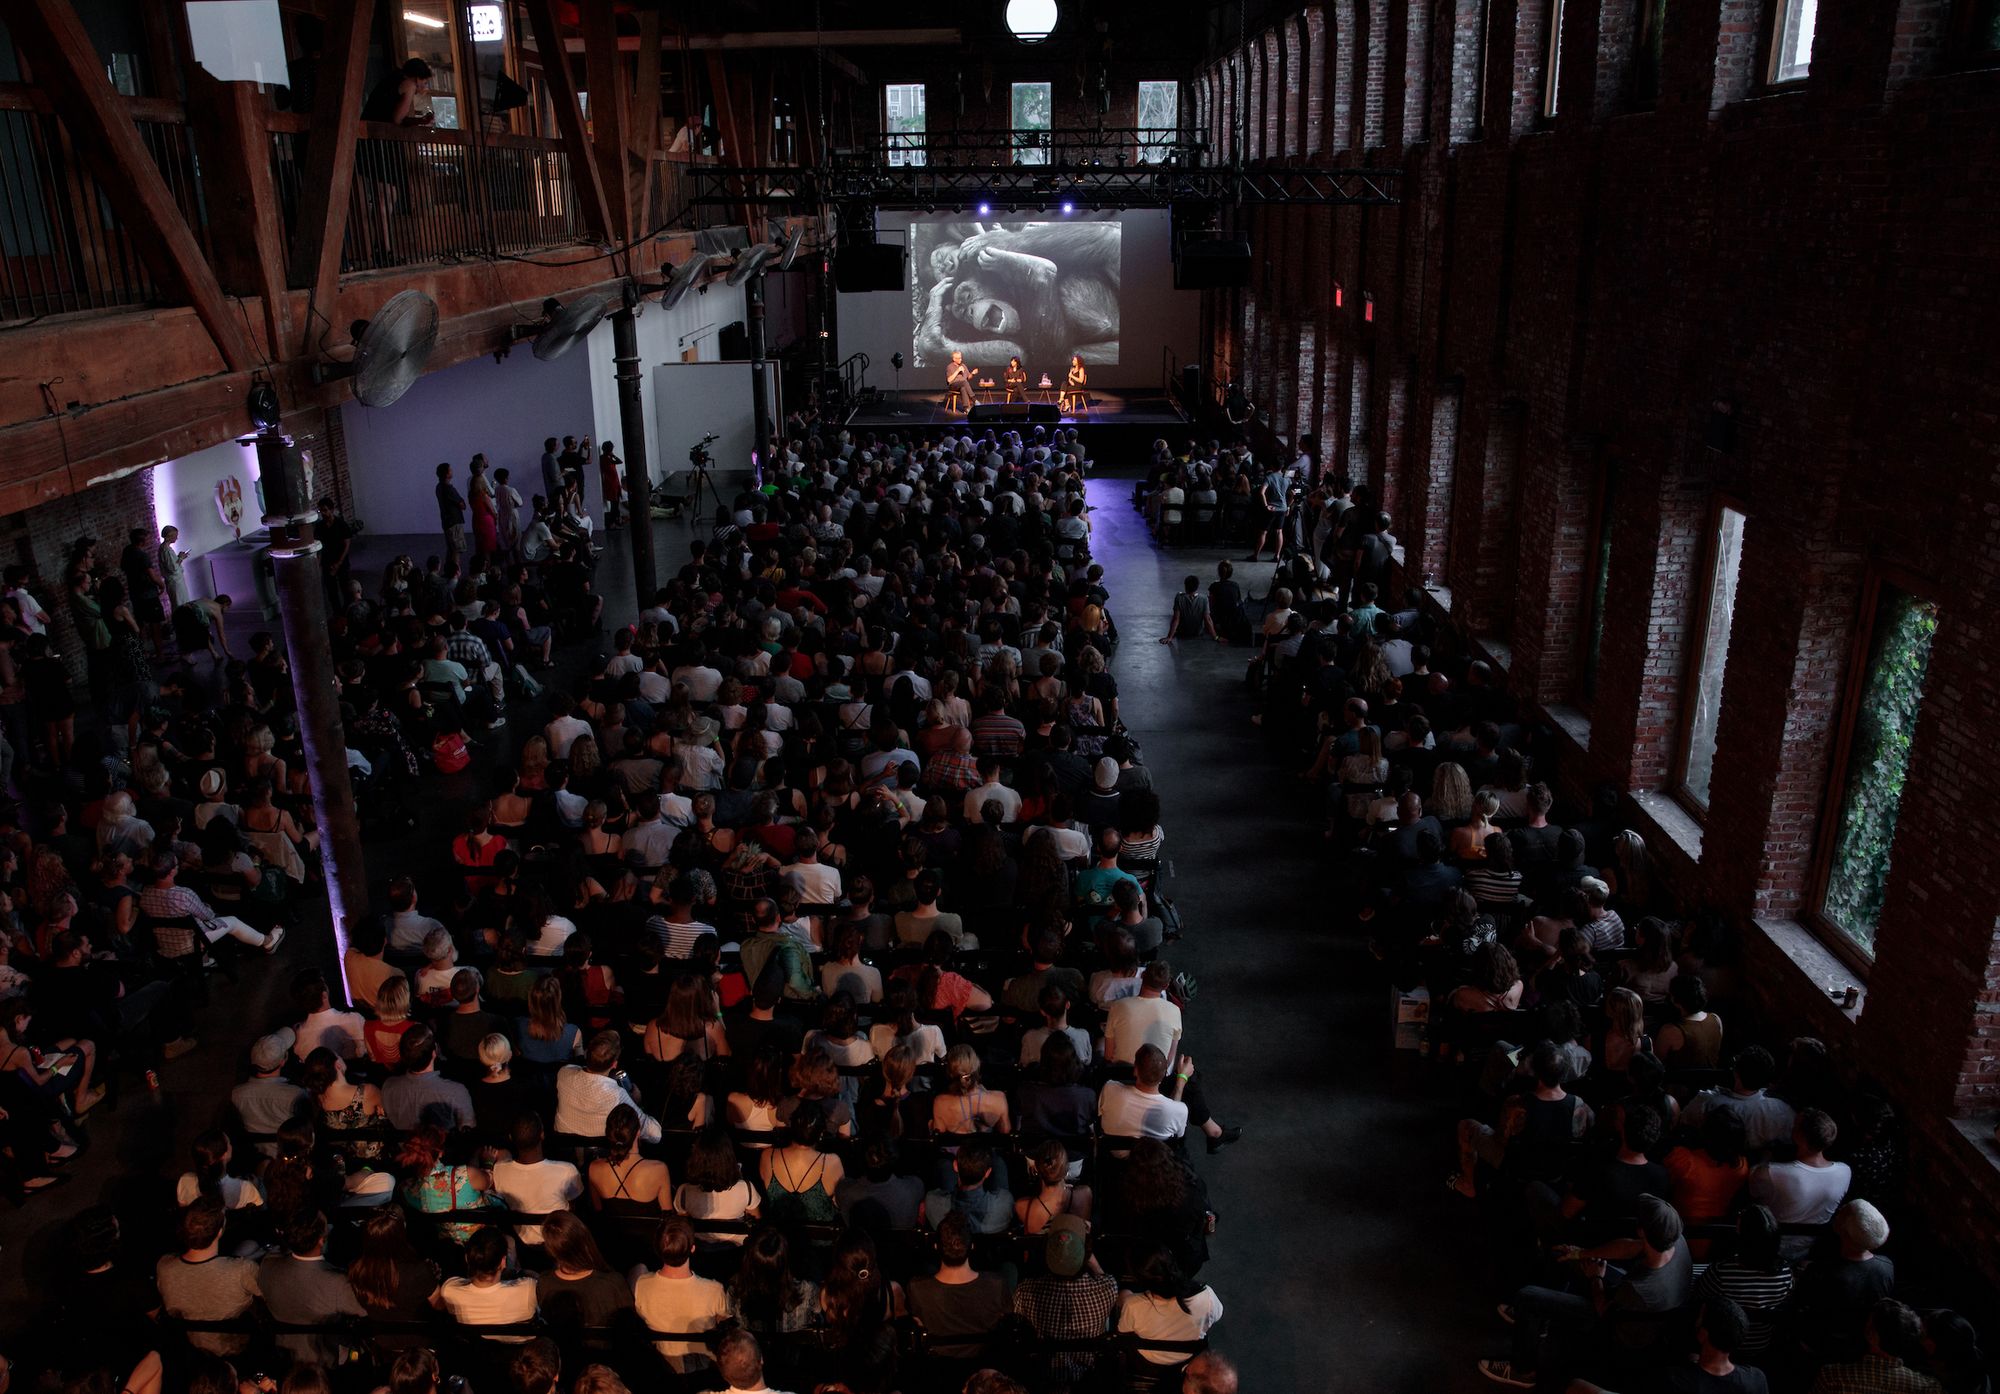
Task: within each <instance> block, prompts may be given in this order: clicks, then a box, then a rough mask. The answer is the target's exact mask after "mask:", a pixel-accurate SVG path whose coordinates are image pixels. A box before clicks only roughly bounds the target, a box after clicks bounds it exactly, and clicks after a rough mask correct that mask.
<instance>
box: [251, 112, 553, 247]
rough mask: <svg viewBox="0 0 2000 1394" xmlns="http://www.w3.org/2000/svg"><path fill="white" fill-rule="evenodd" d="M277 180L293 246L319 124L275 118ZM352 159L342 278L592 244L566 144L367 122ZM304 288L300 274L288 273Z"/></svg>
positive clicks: (299, 118)
mask: <svg viewBox="0 0 2000 1394" xmlns="http://www.w3.org/2000/svg"><path fill="white" fill-rule="evenodd" d="M270 131H271V179H272V184H273V187H275V188H276V190H277V192H278V202H279V207H280V209H281V211H282V215H283V219H284V228H285V243H286V245H287V247H290V246H291V245H293V244H294V242H295V241H296V234H297V231H298V211H299V193H300V189H301V186H302V184H303V182H304V179H305V176H306V149H307V144H308V142H309V141H310V139H311V122H310V121H309V120H308V119H307V118H305V117H302V116H293V115H289V114H285V113H274V114H273V115H272V117H271V119H270ZM362 131H363V135H362V138H361V139H360V140H359V141H358V142H356V146H355V152H354V185H353V189H352V190H351V192H350V194H349V196H348V205H347V232H346V237H345V240H344V242H343V244H342V246H341V270H342V271H343V272H357V271H381V270H387V269H389V268H392V267H403V266H418V265H423V264H426V263H436V262H457V261H468V260H480V259H485V258H492V257H510V256H522V255H525V254H527V253H530V252H542V251H549V250H552V249H555V248H558V247H566V246H571V245H573V244H575V243H578V242H581V241H584V240H586V232H585V224H584V219H583V213H582V210H581V208H580V206H579V205H578V202H577V197H576V189H575V186H574V184H573V183H572V182H571V179H570V171H569V154H568V152H567V151H565V150H564V149H563V148H562V146H561V143H560V142H559V141H555V140H545V139H541V138H538V137H535V136H517V135H504V134H501V135H479V134H477V133H475V132H470V131H446V130H435V129H430V128H426V127H416V126H411V127H398V126H388V125H378V124H374V123H369V124H367V125H364V126H363V127H362ZM288 270H290V271H291V272H292V273H293V277H292V279H293V283H294V284H297V283H298V281H299V276H298V274H297V272H298V269H297V268H288Z"/></svg>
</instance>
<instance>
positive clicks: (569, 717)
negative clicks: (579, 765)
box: [542, 692, 590, 760]
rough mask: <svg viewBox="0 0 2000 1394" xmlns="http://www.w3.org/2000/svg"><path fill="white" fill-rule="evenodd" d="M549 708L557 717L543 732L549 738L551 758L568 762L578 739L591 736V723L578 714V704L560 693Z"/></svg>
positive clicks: (555, 696) (550, 702) (551, 701)
mask: <svg viewBox="0 0 2000 1394" xmlns="http://www.w3.org/2000/svg"><path fill="white" fill-rule="evenodd" d="M549 706H550V709H551V710H553V711H554V712H555V716H554V718H553V719H552V720H550V722H549V724H548V726H547V727H545V728H544V729H543V731H542V734H543V735H544V736H546V737H548V741H549V758H550V759H551V760H567V759H569V748H570V747H571V746H572V745H574V744H576V738H577V737H578V736H587V735H589V734H590V723H589V722H588V721H585V720H584V719H583V718H582V717H580V716H578V715H577V714H576V704H575V703H574V702H572V701H571V700H570V699H569V698H568V697H567V696H566V695H564V694H563V693H560V692H558V693H556V694H555V695H554V696H553V697H551V698H550V699H549Z"/></svg>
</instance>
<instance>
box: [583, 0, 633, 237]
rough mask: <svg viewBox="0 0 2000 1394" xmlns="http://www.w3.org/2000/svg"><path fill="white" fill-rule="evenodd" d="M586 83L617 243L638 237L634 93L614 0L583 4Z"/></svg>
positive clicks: (593, 142)
mask: <svg viewBox="0 0 2000 1394" xmlns="http://www.w3.org/2000/svg"><path fill="white" fill-rule="evenodd" d="M582 19H583V37H584V49H583V80H584V84H585V86H587V87H588V88H589V90H590V144H591V148H592V149H593V150H594V151H595V152H596V154H597V177H598V180H599V181H600V182H601V183H602V184H603V185H604V201H605V206H606V207H607V208H608V209H609V211H610V214H611V225H612V227H613V228H614V229H615V230H616V231H617V234H618V235H617V237H616V238H614V239H613V240H614V241H616V242H624V241H626V240H628V239H629V238H630V237H631V236H632V231H633V229H632V181H631V180H630V179H629V178H628V177H627V176H626V173H625V151H626V148H627V147H628V146H629V145H630V144H631V142H630V140H629V138H628V134H627V127H626V118H627V116H628V114H629V113H628V112H627V110H626V104H627V98H628V95H629V94H628V91H627V88H626V83H625V56H624V55H623V54H622V53H620V52H619V51H618V45H617V40H618V16H617V14H616V12H615V11H614V10H613V9H612V5H611V0H583V5H582Z"/></svg>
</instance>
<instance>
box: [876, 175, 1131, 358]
mask: <svg viewBox="0 0 2000 1394" xmlns="http://www.w3.org/2000/svg"><path fill="white" fill-rule="evenodd" d="M1120 231H1121V230H1120V227H1119V223H1118V216H1117V214H1115V213H1110V214H1104V215H1101V216H1096V217H1091V216H1081V215H1080V216H1076V217H1066V218H1064V219H1063V220H1062V221H1060V222H1042V221H1035V222H963V221H957V220H951V219H941V220H939V221H937V222H923V221H917V222H913V223H912V224H911V225H910V253H911V256H910V261H911V266H912V271H913V274H912V276H911V289H910V340H911V348H912V353H911V360H912V362H913V364H914V365H915V366H916V367H919V368H924V367H942V366H943V365H944V364H945V363H946V362H948V361H949V360H950V358H951V354H952V351H953V350H954V349H956V350H958V351H959V352H961V353H963V354H964V355H965V361H966V362H967V363H970V364H972V365H973V366H974V367H976V368H978V369H980V370H981V371H982V372H992V371H994V370H997V369H998V368H1000V367H1002V366H1003V365H1005V363H1006V362H1007V360H1008V359H1009V358H1014V357H1018V358H1019V359H1020V360H1021V362H1022V364H1023V366H1025V367H1026V368H1027V369H1028V370H1029V372H1030V373H1034V374H1039V373H1044V372H1047V373H1051V374H1053V375H1055V376H1056V377H1057V378H1058V379H1060V378H1061V376H1062V370H1063V369H1064V368H1066V367H1067V366H1068V364H1069V360H1070V356H1071V355H1072V354H1075V355H1078V356H1080V357H1081V358H1082V359H1083V361H1084V362H1085V363H1116V362H1117V361H1118V318H1119V315H1118V274H1119V266H1118V261H1119V239H1120Z"/></svg>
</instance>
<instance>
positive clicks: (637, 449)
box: [611, 305, 660, 610]
mask: <svg viewBox="0 0 2000 1394" xmlns="http://www.w3.org/2000/svg"><path fill="white" fill-rule="evenodd" d="M611 361H612V363H613V364H615V365H616V367H617V374H616V376H617V379H618V428H619V430H621V431H623V432H624V434H625V501H626V503H627V505H628V506H629V509H630V512H631V515H632V518H631V521H630V522H629V523H627V524H626V525H625V531H626V532H627V533H628V534H630V535H631V538H632V590H633V592H634V594H635V595H636V596H637V598H638V602H639V608H640V609H641V610H644V609H646V608H647V607H648V606H650V605H651V604H652V603H653V593H654V592H655V591H657V590H658V589H659V588H660V581H659V574H658V572H657V571H655V570H654V567H653V472H652V469H651V467H650V466H648V465H647V463H646V404H645V398H644V397H643V396H642V395H641V394H642V393H643V392H644V390H645V384H644V379H643V378H642V377H641V375H640V372H639V317H638V315H636V314H635V313H633V309H632V306H630V305H621V306H620V307H619V308H618V309H617V310H615V311H614V312H613V313H612V315H611Z"/></svg>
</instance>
